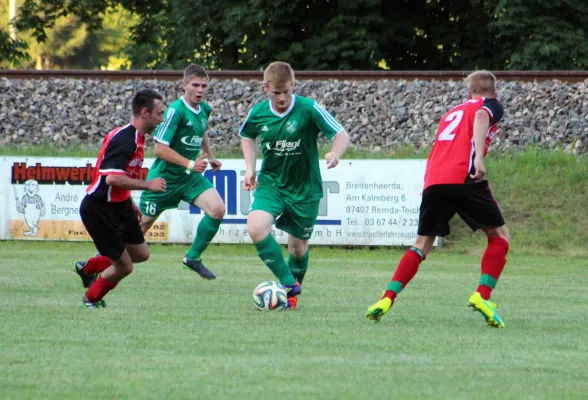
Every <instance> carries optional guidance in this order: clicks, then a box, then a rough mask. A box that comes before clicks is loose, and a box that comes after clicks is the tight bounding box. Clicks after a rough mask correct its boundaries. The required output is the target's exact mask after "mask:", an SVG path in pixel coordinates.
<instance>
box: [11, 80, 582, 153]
mask: <svg viewBox="0 0 588 400" xmlns="http://www.w3.org/2000/svg"><path fill="white" fill-rule="evenodd" d="M145 87H148V88H154V89H156V90H158V91H160V92H161V93H162V94H163V95H164V96H165V102H166V104H170V103H171V102H172V101H174V100H175V99H176V98H177V97H178V96H180V95H181V94H182V89H181V82H180V81H163V80H162V81H156V80H129V81H109V80H89V79H48V80H36V79H26V80H19V79H6V78H2V79H0V144H29V145H36V144H40V143H43V142H51V143H54V144H55V145H57V146H62V147H65V146H68V145H76V146H79V145H81V146H89V147H98V144H99V142H100V141H101V139H102V137H104V135H105V134H106V133H107V132H109V131H110V130H111V129H113V128H114V127H115V126H117V125H122V124H125V123H127V122H128V121H129V114H130V113H129V111H128V110H129V108H130V105H129V102H130V98H131V97H132V95H133V93H134V92H135V91H136V90H138V89H140V88H145ZM296 92H297V93H299V94H301V95H304V96H309V97H312V98H314V99H316V100H317V101H318V102H320V103H321V104H323V105H324V106H325V107H326V108H327V109H328V110H329V111H330V112H332V113H333V114H334V115H336V117H337V118H338V119H339V120H340V121H341V122H342V124H343V125H344V126H345V127H346V128H347V130H348V131H349V133H350V135H351V138H352V141H353V143H354V144H355V145H357V146H358V147H360V148H362V149H367V150H372V151H381V150H386V149H387V148H390V147H395V146H397V145H399V144H411V145H413V146H415V147H416V148H418V149H420V148H427V147H429V146H431V144H432V142H433V139H434V136H435V130H436V125H437V122H438V119H439V118H440V117H441V115H442V114H443V113H444V112H445V111H446V110H447V109H448V108H449V107H451V106H453V105H456V104H458V103H460V102H462V101H464V100H465V99H466V97H467V91H466V90H465V88H464V86H463V85H462V84H461V82H453V81H449V82H446V81H434V80H433V81H428V80H413V81H407V80H377V81H376V80H374V81H336V80H324V81H310V80H307V81H304V80H302V81H298V82H297V86H296ZM499 93H500V99H501V100H502V102H503V103H504V105H505V108H506V115H505V119H504V122H503V123H502V124H501V129H500V130H499V137H498V139H497V140H496V141H495V145H494V146H495V147H498V148H500V149H502V150H506V149H509V148H513V147H514V148H525V147H528V146H538V147H543V148H556V147H561V148H563V149H565V150H566V151H567V152H573V153H575V154H579V153H586V152H588V80H585V81H583V82H576V83H570V82H560V81H555V80H553V81H543V82H517V81H508V82H499ZM262 99H265V95H264V93H263V88H262V85H261V83H260V82H259V81H257V80H251V81H244V80H216V79H213V80H212V84H211V87H210V91H209V94H208V98H207V100H208V102H209V103H210V104H211V105H212V107H213V108H214V113H213V115H212V117H211V120H210V123H209V134H210V136H211V138H212V142H213V144H214V145H215V146H217V147H220V148H223V149H236V148H238V146H239V137H238V135H237V132H238V128H239V125H240V124H241V122H242V121H243V119H244V118H245V116H246V114H247V112H248V110H249V108H250V107H251V105H252V104H254V103H255V102H257V101H260V100H262Z"/></svg>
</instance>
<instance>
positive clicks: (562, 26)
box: [490, 0, 588, 70]
mask: <svg viewBox="0 0 588 400" xmlns="http://www.w3.org/2000/svg"><path fill="white" fill-rule="evenodd" d="M490 29H491V30H493V31H494V32H495V35H496V38H497V39H498V42H499V43H500V44H501V50H500V51H501V52H502V53H503V54H504V56H503V58H504V60H505V62H506V65H505V67H506V68H507V69H513V70H526V69H531V70H549V69H586V68H587V67H588V3H587V2H586V1H585V0H568V1H564V2H552V1H549V0H534V1H528V0H499V1H498V5H497V7H496V17H495V19H494V21H493V22H492V23H491V24H490Z"/></svg>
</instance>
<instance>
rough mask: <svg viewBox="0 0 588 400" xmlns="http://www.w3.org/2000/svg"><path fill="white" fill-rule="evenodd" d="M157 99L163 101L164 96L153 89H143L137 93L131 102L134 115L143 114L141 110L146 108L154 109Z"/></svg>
mask: <svg viewBox="0 0 588 400" xmlns="http://www.w3.org/2000/svg"><path fill="white" fill-rule="evenodd" d="M155 100H160V101H163V97H162V96H161V95H160V94H159V93H157V92H156V91H155V90H153V89H142V90H139V91H138V92H137V93H135V97H133V101H132V102H131V109H132V110H133V115H139V114H141V110H142V109H144V108H146V109H148V110H149V111H151V110H153V107H154V106H155Z"/></svg>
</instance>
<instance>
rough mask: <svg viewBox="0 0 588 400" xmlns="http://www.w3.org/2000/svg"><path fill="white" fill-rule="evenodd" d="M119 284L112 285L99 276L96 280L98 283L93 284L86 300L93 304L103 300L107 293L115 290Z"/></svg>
mask: <svg viewBox="0 0 588 400" xmlns="http://www.w3.org/2000/svg"><path fill="white" fill-rule="evenodd" d="M117 284H118V283H112V282H109V281H107V280H106V279H102V277H101V276H99V277H98V279H96V282H94V283H93V284H91V285H90V287H89V288H88V291H87V292H86V298H87V299H88V300H89V301H91V302H95V301H99V300H102V298H103V297H104V296H106V293H108V292H110V291H111V290H112V289H114V288H115V287H116V285H117Z"/></svg>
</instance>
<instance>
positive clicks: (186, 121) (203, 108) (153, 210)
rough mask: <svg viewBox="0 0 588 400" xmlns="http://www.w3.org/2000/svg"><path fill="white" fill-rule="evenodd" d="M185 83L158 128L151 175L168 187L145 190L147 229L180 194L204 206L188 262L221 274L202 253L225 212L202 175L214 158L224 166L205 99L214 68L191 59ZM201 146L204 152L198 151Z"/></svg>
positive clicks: (205, 275)
mask: <svg viewBox="0 0 588 400" xmlns="http://www.w3.org/2000/svg"><path fill="white" fill-rule="evenodd" d="M183 89H184V95H183V96H182V97H180V98H179V99H178V100H176V101H174V102H173V103H172V104H171V105H170V106H169V107H168V109H167V111H166V113H165V119H164V121H163V122H162V123H161V124H160V125H159V126H158V128H157V130H156V131H155V134H154V139H155V141H156V144H155V155H156V159H155V162H154V163H153V165H152V166H151V169H150V170H149V175H148V177H147V179H148V180H150V179H153V178H155V177H160V178H163V179H165V181H166V182H167V191H166V192H165V193H157V194H156V193H152V192H148V191H143V193H142V194H141V201H140V202H139V205H140V208H141V213H142V214H143V218H142V221H141V229H142V230H143V232H147V231H148V230H149V228H150V227H151V225H153V223H154V222H155V220H156V219H157V217H158V216H159V215H161V213H162V212H163V211H165V210H169V209H173V208H177V206H178V204H179V203H180V200H184V201H186V202H188V203H192V204H194V205H195V206H196V207H199V208H200V209H202V210H203V211H204V213H205V214H206V215H205V216H204V218H202V220H201V221H200V223H199V224H198V228H197V230H196V236H195V237H194V242H193V243H192V246H191V247H190V249H189V250H188V253H187V254H186V257H185V258H184V260H183V263H184V265H185V266H186V267H187V268H190V269H192V270H193V271H195V272H197V273H198V274H199V275H200V276H202V277H203V278H205V279H215V278H216V276H215V275H214V274H213V273H212V272H211V271H209V270H208V269H207V268H206V267H205V266H204V265H203V264H202V261H201V259H200V257H201V255H202V252H203V251H204V250H205V249H206V247H207V246H208V244H209V243H210V242H211V241H212V239H213V238H214V236H215V235H216V232H217V231H218V228H219V226H220V224H221V221H222V219H223V216H224V215H225V204H224V202H223V200H222V198H221V197H220V195H219V194H218V192H217V191H216V189H215V188H214V187H213V186H212V184H211V183H210V182H209V181H208V179H206V178H205V177H204V176H203V175H202V173H203V172H204V171H205V170H206V168H207V166H208V164H210V166H211V167H212V170H213V171H218V170H219V169H220V168H221V165H222V164H221V162H220V161H218V160H217V159H215V158H214V155H213V153H212V149H211V148H210V143H209V140H208V135H207V134H206V127H207V124H208V118H209V116H210V114H211V111H212V108H211V107H210V105H209V104H208V103H206V102H204V101H203V98H204V95H205V94H206V91H207V89H208V74H207V73H206V71H205V70H204V68H202V67H201V66H199V65H196V64H190V65H189V66H188V67H187V68H186V69H185V70H184V80H183ZM200 150H202V154H200V156H198V154H199V153H200Z"/></svg>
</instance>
